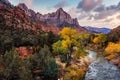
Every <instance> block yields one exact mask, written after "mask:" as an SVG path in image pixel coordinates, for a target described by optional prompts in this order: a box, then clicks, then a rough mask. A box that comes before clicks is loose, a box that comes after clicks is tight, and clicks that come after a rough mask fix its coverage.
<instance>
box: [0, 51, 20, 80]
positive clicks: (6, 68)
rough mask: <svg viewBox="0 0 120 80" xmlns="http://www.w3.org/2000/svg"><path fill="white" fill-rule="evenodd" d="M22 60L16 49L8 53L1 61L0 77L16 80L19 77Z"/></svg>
mask: <svg viewBox="0 0 120 80" xmlns="http://www.w3.org/2000/svg"><path fill="white" fill-rule="evenodd" d="M19 62H20V58H19V55H18V54H17V52H16V50H15V49H12V50H11V51H10V52H6V53H5V54H4V55H3V56H2V57H1V59H0V67H2V69H1V71H0V75H1V77H2V78H5V79H6V80H16V79H18V77H19V71H20V70H19V68H20V64H19Z"/></svg>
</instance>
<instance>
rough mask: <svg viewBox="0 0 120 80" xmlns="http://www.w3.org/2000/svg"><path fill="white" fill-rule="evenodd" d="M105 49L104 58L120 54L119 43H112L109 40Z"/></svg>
mask: <svg viewBox="0 0 120 80" xmlns="http://www.w3.org/2000/svg"><path fill="white" fill-rule="evenodd" d="M105 51H106V54H105V55H106V58H107V59H109V60H110V59H112V58H114V57H115V56H117V55H120V43H112V42H110V43H109V44H108V46H107V47H106V49H105Z"/></svg>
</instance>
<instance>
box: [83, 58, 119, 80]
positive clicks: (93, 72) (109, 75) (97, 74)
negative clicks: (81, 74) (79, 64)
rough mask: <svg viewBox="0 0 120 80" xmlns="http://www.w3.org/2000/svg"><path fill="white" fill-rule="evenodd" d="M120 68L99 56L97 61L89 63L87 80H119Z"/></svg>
mask: <svg viewBox="0 0 120 80" xmlns="http://www.w3.org/2000/svg"><path fill="white" fill-rule="evenodd" d="M119 79H120V70H119V69H118V67H117V66H115V65H113V64H111V63H109V62H108V61H107V60H105V59H104V58H103V57H98V58H97V60H96V61H94V62H93V63H91V64H90V65H89V71H87V73H86V75H85V80H119Z"/></svg>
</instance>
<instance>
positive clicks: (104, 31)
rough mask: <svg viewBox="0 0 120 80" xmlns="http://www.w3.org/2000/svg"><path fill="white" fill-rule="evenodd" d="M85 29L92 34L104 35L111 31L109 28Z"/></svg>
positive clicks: (87, 27)
mask: <svg viewBox="0 0 120 80" xmlns="http://www.w3.org/2000/svg"><path fill="white" fill-rule="evenodd" d="M85 28H86V29H87V30H88V31H90V32H93V33H104V34H107V33H109V32H110V31H111V29H109V28H95V27H90V26H85Z"/></svg>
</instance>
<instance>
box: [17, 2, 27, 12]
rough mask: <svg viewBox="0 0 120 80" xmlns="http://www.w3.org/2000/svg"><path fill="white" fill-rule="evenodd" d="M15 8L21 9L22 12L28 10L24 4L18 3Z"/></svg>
mask: <svg viewBox="0 0 120 80" xmlns="http://www.w3.org/2000/svg"><path fill="white" fill-rule="evenodd" d="M17 7H19V8H21V9H22V10H25V11H27V10H28V7H27V6H26V5H25V4H24V3H19V4H18V5H17Z"/></svg>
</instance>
